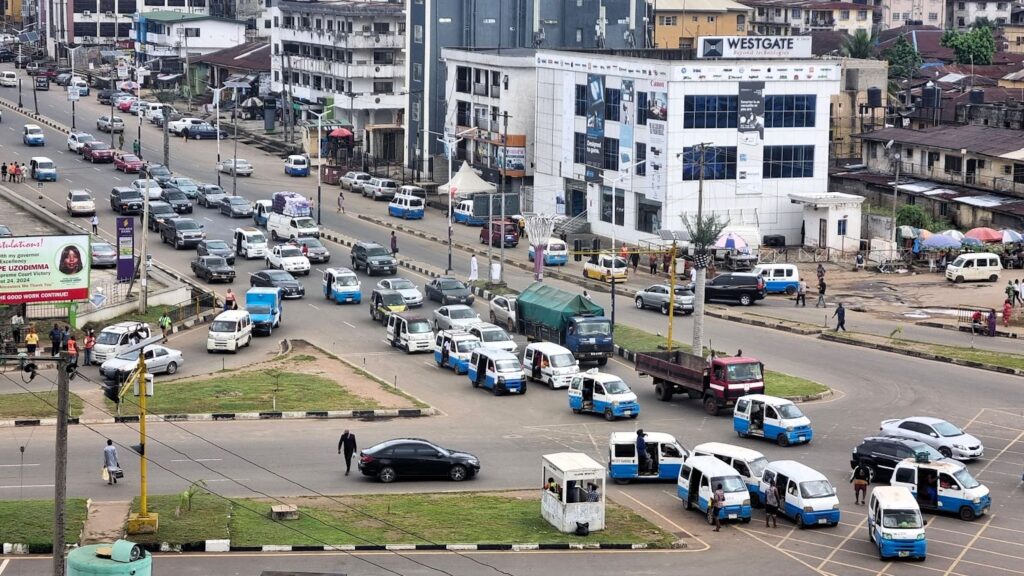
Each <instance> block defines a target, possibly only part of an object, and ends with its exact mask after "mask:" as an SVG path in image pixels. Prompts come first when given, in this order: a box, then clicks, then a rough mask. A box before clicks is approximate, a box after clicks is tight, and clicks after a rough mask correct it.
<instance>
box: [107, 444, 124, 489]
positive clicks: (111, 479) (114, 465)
mask: <svg viewBox="0 0 1024 576" xmlns="http://www.w3.org/2000/svg"><path fill="white" fill-rule="evenodd" d="M103 470H104V471H105V473H104V474H103V475H104V476H106V477H107V484H117V476H118V473H120V472H121V463H120V462H118V461H117V446H114V441H113V440H110V439H108V440H107V446H106V447H105V448H104V449H103Z"/></svg>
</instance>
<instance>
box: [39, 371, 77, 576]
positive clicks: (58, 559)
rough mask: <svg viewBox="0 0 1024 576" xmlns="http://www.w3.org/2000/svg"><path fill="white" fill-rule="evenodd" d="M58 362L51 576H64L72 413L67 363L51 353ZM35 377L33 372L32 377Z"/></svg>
mask: <svg viewBox="0 0 1024 576" xmlns="http://www.w3.org/2000/svg"><path fill="white" fill-rule="evenodd" d="M54 352H55V354H56V357H55V358H56V360H57V445H56V463H55V465H54V474H53V477H54V479H53V571H52V573H53V574H58V575H61V576H63V575H64V574H66V573H67V570H66V564H67V559H66V558H65V557H64V548H65V542H64V529H65V527H66V524H67V491H68V412H69V411H70V409H71V393H70V391H69V389H68V387H69V384H70V377H69V376H68V370H67V369H68V359H67V356H66V355H61V353H60V352H59V351H54ZM34 374H35V373H34V372H33V375H34Z"/></svg>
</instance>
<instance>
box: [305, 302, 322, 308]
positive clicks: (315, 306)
mask: <svg viewBox="0 0 1024 576" xmlns="http://www.w3.org/2000/svg"><path fill="white" fill-rule="evenodd" d="M307 304H308V303H307ZM309 307H310V308H312V309H313V310H319V309H320V308H319V307H318V306H317V305H316V304H309Z"/></svg>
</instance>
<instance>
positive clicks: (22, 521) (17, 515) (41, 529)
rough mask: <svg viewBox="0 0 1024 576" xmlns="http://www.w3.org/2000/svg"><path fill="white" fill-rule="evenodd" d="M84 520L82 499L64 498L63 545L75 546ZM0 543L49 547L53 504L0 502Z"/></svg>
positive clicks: (50, 543) (35, 501) (18, 501)
mask: <svg viewBox="0 0 1024 576" xmlns="http://www.w3.org/2000/svg"><path fill="white" fill-rule="evenodd" d="M9 483H10V482H9ZM85 516H86V510H85V498H68V500H67V516H66V521H65V526H66V528H65V530H64V541H65V542H68V543H74V542H78V537H79V536H80V535H81V533H82V527H83V526H84V525H85ZM0 542H9V543H12V544H29V545H40V546H52V545H53V500H5V501H0Z"/></svg>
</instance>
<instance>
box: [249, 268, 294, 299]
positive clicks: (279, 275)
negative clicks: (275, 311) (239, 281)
mask: <svg viewBox="0 0 1024 576" xmlns="http://www.w3.org/2000/svg"><path fill="white" fill-rule="evenodd" d="M249 285H250V286H261V287H264V288H280V289H281V294H282V295H283V296H284V297H285V298H302V297H303V296H305V295H306V289H305V288H304V287H303V286H302V284H300V283H299V281H298V280H296V279H295V277H294V276H292V275H291V274H289V273H288V272H285V271H284V270H260V271H259V272H256V273H254V274H253V275H252V276H250V277H249Z"/></svg>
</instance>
